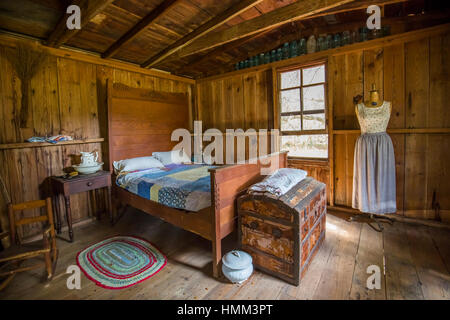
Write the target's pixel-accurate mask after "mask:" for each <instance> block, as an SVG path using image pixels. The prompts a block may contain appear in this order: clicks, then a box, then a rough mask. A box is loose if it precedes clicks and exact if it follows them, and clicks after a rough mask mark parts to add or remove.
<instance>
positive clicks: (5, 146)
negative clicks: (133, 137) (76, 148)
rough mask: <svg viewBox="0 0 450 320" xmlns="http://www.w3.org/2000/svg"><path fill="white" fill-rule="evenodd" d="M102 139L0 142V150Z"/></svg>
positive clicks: (55, 145)
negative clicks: (55, 141) (56, 141)
mask: <svg viewBox="0 0 450 320" xmlns="http://www.w3.org/2000/svg"><path fill="white" fill-rule="evenodd" d="M103 141H105V139H103V138H95V139H85V140H71V141H61V142H58V143H49V142H22V143H6V144H0V150H5V149H23V148H39V147H57V146H61V145H69V144H87V143H98V142H103Z"/></svg>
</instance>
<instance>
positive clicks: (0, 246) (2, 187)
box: [0, 175, 11, 251]
mask: <svg viewBox="0 0 450 320" xmlns="http://www.w3.org/2000/svg"><path fill="white" fill-rule="evenodd" d="M0 190H1V191H2V195H3V199H5V202H6V204H7V205H8V204H9V203H11V198H10V196H9V193H8V190H6V185H5V182H4V181H3V178H2V176H1V175H0ZM2 232H3V228H2V225H1V223H0V234H1V233H2ZM3 249H4V247H3V243H2V241H0V251H3Z"/></svg>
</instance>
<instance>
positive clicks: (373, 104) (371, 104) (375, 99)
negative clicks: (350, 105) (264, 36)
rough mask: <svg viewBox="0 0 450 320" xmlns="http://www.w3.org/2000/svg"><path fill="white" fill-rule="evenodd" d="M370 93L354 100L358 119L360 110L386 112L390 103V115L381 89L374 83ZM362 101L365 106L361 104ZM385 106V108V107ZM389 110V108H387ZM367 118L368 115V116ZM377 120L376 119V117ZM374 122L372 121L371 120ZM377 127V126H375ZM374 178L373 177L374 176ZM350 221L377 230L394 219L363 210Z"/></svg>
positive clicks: (380, 229)
mask: <svg viewBox="0 0 450 320" xmlns="http://www.w3.org/2000/svg"><path fill="white" fill-rule="evenodd" d="M369 93H370V95H369V99H368V100H367V101H364V102H362V96H361V95H358V96H356V97H355V98H354V99H353V102H354V104H355V113H356V115H357V118H358V120H360V118H363V117H360V110H361V111H362V112H364V114H366V113H367V112H368V110H367V111H364V110H365V109H377V108H380V109H379V110H373V111H372V110H371V112H372V113H373V112H375V114H376V113H378V112H385V111H382V110H386V106H385V104H388V105H389V115H390V114H391V111H392V106H391V104H390V103H389V102H386V101H384V100H381V99H380V93H379V91H378V90H377V89H376V86H375V84H372V89H371V90H370V91H369ZM361 102H362V104H363V105H364V106H361ZM383 108H385V109H383ZM386 111H387V110H386ZM366 119H367V116H366ZM374 121H375V119H374ZM370 123H372V122H370ZM366 127H367V120H366V125H365V128H366ZM375 128H376V127H375ZM372 178H373V177H372ZM350 221H357V222H361V223H367V224H368V225H369V226H370V227H372V228H373V229H374V230H376V231H382V230H383V227H382V224H381V223H389V224H392V222H393V219H391V218H388V217H386V216H383V215H381V216H380V215H378V214H375V213H368V212H361V213H360V214H358V215H355V216H353V217H351V218H350ZM372 223H375V224H377V225H378V228H376V227H375V226H374V225H372Z"/></svg>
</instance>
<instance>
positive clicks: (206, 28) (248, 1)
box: [141, 0, 263, 68]
mask: <svg viewBox="0 0 450 320" xmlns="http://www.w3.org/2000/svg"><path fill="white" fill-rule="evenodd" d="M262 1H263V0H243V1H240V2H239V3H238V4H236V5H234V6H232V7H230V8H228V9H227V10H225V12H223V13H222V14H219V15H218V16H216V17H215V18H212V19H211V20H209V21H208V22H207V23H205V24H203V25H201V26H200V27H198V28H197V29H195V30H194V31H192V32H191V33H189V34H187V35H186V36H184V37H183V38H181V39H179V40H177V41H176V42H175V43H173V44H171V45H170V46H168V47H167V48H165V49H164V50H162V51H161V52H159V53H157V54H156V55H154V56H153V57H151V58H150V59H148V60H147V61H145V62H144V63H143V64H142V65H141V66H142V67H143V68H149V67H152V66H154V65H156V64H157V63H159V62H161V61H163V60H164V59H166V58H167V57H169V56H170V55H172V54H174V53H175V52H177V51H179V50H181V49H183V48H184V47H186V46H187V45H189V44H191V43H192V42H193V41H194V40H196V39H198V38H200V37H201V36H203V35H205V34H207V33H208V32H210V31H212V30H214V29H216V28H218V27H220V26H221V25H223V24H224V23H226V22H227V21H229V20H231V19H233V18H234V17H236V16H238V15H239V14H241V13H242V12H244V11H246V10H248V9H250V8H252V7H254V6H255V5H257V4H258V3H260V2H262Z"/></svg>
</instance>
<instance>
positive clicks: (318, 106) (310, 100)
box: [303, 84, 325, 110]
mask: <svg viewBox="0 0 450 320" xmlns="http://www.w3.org/2000/svg"><path fill="white" fill-rule="evenodd" d="M324 109H325V88H324V86H323V84H321V85H318V86H313V87H306V88H303V110H324Z"/></svg>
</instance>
